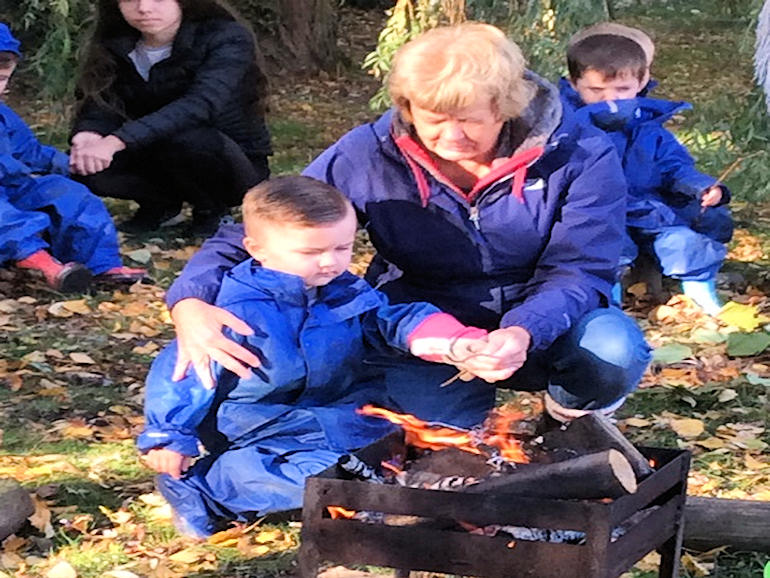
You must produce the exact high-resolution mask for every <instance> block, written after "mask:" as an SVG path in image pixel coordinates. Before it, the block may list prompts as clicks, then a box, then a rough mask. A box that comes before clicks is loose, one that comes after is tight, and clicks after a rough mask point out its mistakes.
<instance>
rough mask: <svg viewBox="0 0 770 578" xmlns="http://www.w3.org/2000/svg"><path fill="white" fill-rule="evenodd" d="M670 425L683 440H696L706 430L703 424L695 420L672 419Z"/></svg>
mask: <svg viewBox="0 0 770 578" xmlns="http://www.w3.org/2000/svg"><path fill="white" fill-rule="evenodd" d="M669 424H670V425H671V429H672V430H674V431H675V432H676V433H677V435H679V436H681V437H683V438H696V437H698V436H699V435H701V434H702V433H703V431H704V429H705V427H704V425H703V422H702V421H701V420H699V419H694V418H685V419H672V420H671V421H670V422H669Z"/></svg>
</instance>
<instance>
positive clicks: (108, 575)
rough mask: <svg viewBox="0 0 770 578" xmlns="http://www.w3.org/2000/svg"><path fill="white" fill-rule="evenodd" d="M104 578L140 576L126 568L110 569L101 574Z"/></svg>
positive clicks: (137, 577)
mask: <svg viewBox="0 0 770 578" xmlns="http://www.w3.org/2000/svg"><path fill="white" fill-rule="evenodd" d="M102 576H103V577H104V578H141V577H140V576H139V574H134V573H133V572H129V571H128V570H110V571H108V572H105V573H104V574H102Z"/></svg>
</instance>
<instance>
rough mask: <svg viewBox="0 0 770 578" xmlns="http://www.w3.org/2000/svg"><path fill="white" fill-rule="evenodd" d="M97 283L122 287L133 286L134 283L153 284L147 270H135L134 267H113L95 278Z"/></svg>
mask: <svg viewBox="0 0 770 578" xmlns="http://www.w3.org/2000/svg"><path fill="white" fill-rule="evenodd" d="M95 281H97V282H100V283H101V282H105V283H114V284H121V285H133V284H134V283H152V282H153V281H152V279H151V278H150V276H149V275H148V274H147V270H146V269H134V268H132V267H125V266H121V267H113V268H112V269H108V270H107V271H105V272H104V273H100V274H99V275H97V276H96V277H95Z"/></svg>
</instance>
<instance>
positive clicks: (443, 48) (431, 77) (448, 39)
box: [388, 22, 533, 120]
mask: <svg viewBox="0 0 770 578" xmlns="http://www.w3.org/2000/svg"><path fill="white" fill-rule="evenodd" d="M525 65H526V62H525V60H524V56H523V55H522V53H521V50H520V49H519V47H518V46H517V45H516V44H515V43H514V42H513V41H512V40H510V39H509V38H507V37H506V36H505V34H504V33H503V32H502V31H501V30H500V29H499V28H496V27H494V26H491V25H489V24H482V23H480V22H464V23H462V24H458V25H455V26H442V27H439V28H433V29H431V30H428V31H427V32H424V33H423V34H421V35H420V36H418V37H417V38H415V39H413V40H411V41H409V42H407V43H406V44H404V45H403V46H402V47H401V48H400V49H399V50H398V52H396V55H395V56H394V58H393V64H392V67H391V71H390V74H389V77H388V89H389V91H390V97H391V99H392V100H393V102H394V104H395V105H396V106H397V107H398V108H399V109H400V111H401V113H402V114H404V116H405V118H406V119H407V120H411V118H410V114H409V106H410V104H411V103H414V104H415V105H417V106H419V107H421V108H426V109H428V110H432V111H436V112H441V113H447V112H452V111H455V110H458V109H461V108H464V107H466V106H470V105H472V104H473V103H474V102H475V101H477V99H478V98H480V97H482V98H483V97H488V98H490V99H491V100H492V106H493V107H494V108H495V112H496V113H497V114H498V115H499V116H500V118H501V119H502V120H507V119H509V118H516V117H517V116H518V115H519V114H520V113H521V111H522V110H523V109H524V107H525V106H526V105H527V103H528V102H529V100H530V99H531V98H532V94H533V88H532V86H531V84H530V83H529V82H528V81H526V80H524V70H525Z"/></svg>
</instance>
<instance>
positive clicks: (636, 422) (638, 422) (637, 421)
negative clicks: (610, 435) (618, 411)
mask: <svg viewBox="0 0 770 578" xmlns="http://www.w3.org/2000/svg"><path fill="white" fill-rule="evenodd" d="M622 423H624V424H626V425H628V426H631V427H647V426H648V425H651V423H652V422H650V421H648V420H646V419H642V418H640V417H629V418H627V419H624V420H622Z"/></svg>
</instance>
